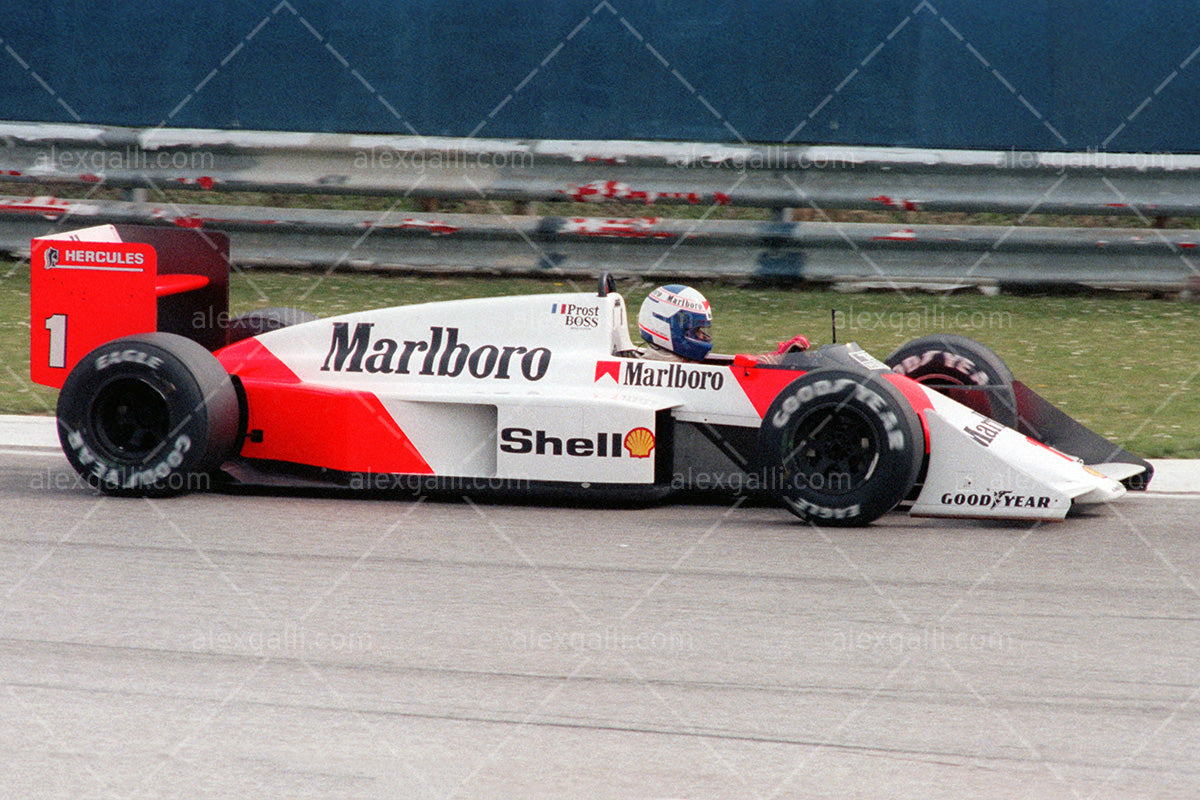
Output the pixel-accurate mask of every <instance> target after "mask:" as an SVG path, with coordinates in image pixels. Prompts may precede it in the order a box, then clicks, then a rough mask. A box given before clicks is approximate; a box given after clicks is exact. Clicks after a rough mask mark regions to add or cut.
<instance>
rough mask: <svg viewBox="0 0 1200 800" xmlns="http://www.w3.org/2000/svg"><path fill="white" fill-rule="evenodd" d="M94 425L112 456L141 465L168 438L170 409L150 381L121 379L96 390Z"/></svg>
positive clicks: (92, 421) (101, 441)
mask: <svg viewBox="0 0 1200 800" xmlns="http://www.w3.org/2000/svg"><path fill="white" fill-rule="evenodd" d="M91 426H92V430H93V431H94V432H95V435H96V438H97V443H98V444H99V445H100V446H101V447H103V448H104V449H105V451H107V453H108V455H110V456H112V457H113V458H114V459H115V460H118V461H122V462H125V463H128V464H140V463H142V462H143V461H144V460H145V459H146V458H147V457H148V456H150V455H151V454H152V453H154V452H155V451H156V450H158V448H159V447H161V446H162V444H163V442H164V441H166V438H167V434H168V433H169V431H170V410H169V409H168V408H167V400H166V398H165V397H163V395H162V392H160V391H159V390H158V389H156V388H155V387H153V386H151V385H150V384H149V383H147V382H146V381H143V380H138V379H136V378H117V379H116V380H114V381H111V382H110V383H108V384H107V385H105V386H104V387H103V388H101V389H100V391H98V392H97V393H96V399H95V400H94V401H93V403H92V408H91Z"/></svg>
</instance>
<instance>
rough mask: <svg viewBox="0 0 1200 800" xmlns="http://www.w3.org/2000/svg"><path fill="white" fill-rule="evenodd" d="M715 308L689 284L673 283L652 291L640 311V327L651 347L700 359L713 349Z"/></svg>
mask: <svg viewBox="0 0 1200 800" xmlns="http://www.w3.org/2000/svg"><path fill="white" fill-rule="evenodd" d="M711 325H712V309H711V308H710V307H709V305H708V301H707V300H705V299H704V295H702V294H700V293H699V292H698V291H696V290H695V289H693V288H691V287H690V286H680V285H678V284H671V285H669V286H660V287H658V288H657V289H655V290H654V291H653V292H651V293H650V296H649V297H647V298H646V299H645V301H644V302H643V303H642V308H641V310H640V311H639V312H638V330H639V331H641V334H642V338H643V339H645V340H646V341H647V342H649V343H650V345H651V346H652V347H658V348H660V349H662V350H669V351H671V352H672V353H674V354H676V355H678V356H682V357H683V358H688V359H692V360H694V361H700V360H702V359H703V358H704V357H705V356H707V355H708V353H709V351H710V350H712V336H710V335H709V330H708V329H709V327H710V326H711Z"/></svg>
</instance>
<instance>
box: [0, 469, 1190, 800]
mask: <svg viewBox="0 0 1200 800" xmlns="http://www.w3.org/2000/svg"><path fill="white" fill-rule="evenodd" d="M0 465H2V466H0V498H2V503H3V508H4V511H5V513H4V521H3V523H2V527H0V764H3V765H4V766H3V768H2V769H0V797H4V798H60V797H61V798H92V797H96V798H103V797H179V798H196V797H229V798H283V797H286V798H293V797H295V798H300V797H305V798H307V797H312V798H343V797H389V798H392V797H394V798H450V797H462V798H480V797H488V798H493V797H514V798H516V797H520V798H563V797H577V798H739V799H740V798H773V797H802V798H826V797H828V798H849V797H869V798H881V797H888V798H893V797H913V798H918V797H919V798H943V797H944V798H963V797H988V798H1008V797H1014V798H1016V797H1035V798H1072V797H1079V798H1093V797H1094V798H1160V797H1179V798H1195V797H1198V796H1200V754H1198V748H1197V743H1198V742H1200V658H1197V656H1200V547H1197V544H1196V539H1197V531H1196V528H1197V526H1196V522H1195V520H1196V519H1197V518H1200V494H1197V493H1193V492H1190V491H1178V492H1177V491H1167V492H1163V491H1161V490H1160V491H1159V492H1155V493H1149V494H1137V495H1129V496H1127V497H1126V498H1124V499H1123V500H1122V501H1121V502H1119V503H1117V504H1114V505H1112V506H1110V507H1101V508H1098V509H1095V510H1094V511H1092V512H1091V513H1089V514H1087V515H1085V516H1078V517H1073V518H1071V519H1068V520H1067V521H1066V522H1063V523H1057V524H1036V525H1028V524H1023V525H1011V524H977V523H951V522H945V521H938V522H928V521H919V520H913V519H910V518H908V517H906V516H903V515H900V514H892V515H888V516H887V517H885V518H884V519H883V520H881V521H880V522H878V523H876V524H874V525H872V526H870V527H869V528H867V529H860V530H848V531H838V530H822V529H816V528H809V527H806V526H803V525H800V524H798V523H796V522H794V521H793V520H792V519H791V517H789V516H788V515H787V514H785V513H784V512H782V511H779V510H777V509H774V508H769V507H761V506H759V507H753V506H749V505H747V504H717V505H691V506H679V505H662V506H653V507H649V508H625V509H589V508H570V507H561V506H560V507H539V506H528V505H522V506H513V505H483V504H479V503H475V502H468V501H464V500H456V501H432V500H415V501H414V500H377V499H372V500H358V499H345V498H341V497H331V496H327V495H319V494H316V495H314V494H308V495H300V496H294V495H286V496H281V495H269V494H238V495H223V494H194V495H189V496H186V497H182V498H176V499H172V500H156V501H148V500H117V499H112V498H103V497H99V496H97V495H94V494H93V493H92V492H90V491H89V490H87V489H86V488H85V487H82V486H80V485H79V483H78V482H77V481H76V480H75V478H74V474H73V473H72V472H71V471H70V469H69V467H68V465H67V463H66V461H65V459H64V458H63V457H62V456H61V454H59V453H56V452H55V451H54V450H53V449H51V448H48V447H40V446H31V447H30V446H23V447H6V448H3V449H0ZM1170 488H1171V485H1170V482H1169V481H1168V489H1170ZM1185 488H1186V487H1185Z"/></svg>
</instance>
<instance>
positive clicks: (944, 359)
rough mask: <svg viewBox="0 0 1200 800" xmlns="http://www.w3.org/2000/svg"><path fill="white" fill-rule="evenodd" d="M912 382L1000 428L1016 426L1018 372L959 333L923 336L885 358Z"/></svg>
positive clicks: (985, 348) (986, 348)
mask: <svg viewBox="0 0 1200 800" xmlns="http://www.w3.org/2000/svg"><path fill="white" fill-rule="evenodd" d="M884 362H885V363H886V364H887V365H888V366H889V367H891V368H892V371H893V372H896V373H899V374H900V375H904V376H906V377H909V378H912V379H913V380H914V381H916V382H917V383H921V384H924V385H926V386H928V387H929V388H931V389H934V390H935V391H938V392H940V393H942V394H944V395H946V396H947V397H950V398H952V399H954V400H957V401H958V402H960V403H962V404H963V405H965V406H967V407H968V408H972V409H974V410H975V411H978V412H979V413H980V414H983V415H984V416H985V417H990V418H992V419H994V420H995V421H996V422H999V423H1000V424H1001V425H1007V426H1008V427H1010V428H1015V427H1017V420H1018V414H1017V396H1016V393H1015V392H1014V391H1013V374H1012V370H1010V369H1009V368H1008V365H1007V364H1005V363H1004V360H1003V359H1002V358H1000V356H998V355H996V353H995V352H993V351H992V350H991V348H989V347H987V346H986V345H982V344H980V343H979V342H977V341H975V340H974V339H968V338H967V337H965V336H958V335H956V334H935V335H933V336H922V337H921V338H919V339H913V340H912V341H911V342H908V343H907V344H905V345H902V346H901V347H900V348H899V349H898V350H897V351H896V352H894V353H892V354H891V355H890V356H888V357H887V358H885V359H884Z"/></svg>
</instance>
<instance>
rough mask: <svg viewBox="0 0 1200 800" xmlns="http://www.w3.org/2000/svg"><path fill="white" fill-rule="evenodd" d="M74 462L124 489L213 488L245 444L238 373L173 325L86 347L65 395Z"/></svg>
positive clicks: (159, 492)
mask: <svg viewBox="0 0 1200 800" xmlns="http://www.w3.org/2000/svg"><path fill="white" fill-rule="evenodd" d="M57 416H58V435H59V440H60V441H61V442H62V447H63V452H64V453H66V456H67V460H68V461H70V462H71V466H73V467H74V468H75V470H76V471H77V472H78V473H79V474H80V476H82V477H83V479H84V480H86V481H87V482H88V483H89V484H91V485H92V486H94V487H96V488H98V489H100V491H102V492H104V493H105V494H110V495H117V496H144V497H165V496H170V495H176V494H183V493H185V492H188V491H192V490H195V489H203V488H207V486H206V484H207V479H208V476H209V473H211V472H213V471H215V470H217V469H218V468H219V467H220V466H221V464H222V463H223V462H224V461H225V460H227V459H228V458H229V457H230V456H231V455H233V452H234V450H235V448H236V446H237V441H238V435H239V408H238V398H237V393H236V391H235V389H234V386H233V381H232V380H231V378H230V377H229V375H228V373H226V372H225V369H224V367H222V366H221V363H220V362H219V361H218V360H217V358H216V357H215V356H214V355H213V354H212V353H210V352H209V351H208V350H206V349H205V348H204V347H202V346H201V345H199V344H197V343H196V342H194V341H192V340H191V339H187V338H184V337H182V336H178V335H176V334H172V333H146V334H139V335H137V336H127V337H123V338H120V339H114V340H113V341H111V342H107V343H106V344H103V345H101V346H100V347H97V348H96V349H95V350H93V351H92V352H90V353H88V354H87V355H86V356H84V357H83V358H82V359H81V360H80V361H79V363H78V364H76V365H75V367H74V368H73V369H72V370H71V372H70V374H69V375H68V376H67V379H66V382H65V383H64V384H63V387H62V391H61V392H60V393H59V396H58V410H57Z"/></svg>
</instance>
